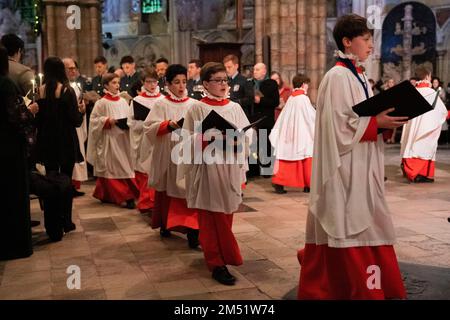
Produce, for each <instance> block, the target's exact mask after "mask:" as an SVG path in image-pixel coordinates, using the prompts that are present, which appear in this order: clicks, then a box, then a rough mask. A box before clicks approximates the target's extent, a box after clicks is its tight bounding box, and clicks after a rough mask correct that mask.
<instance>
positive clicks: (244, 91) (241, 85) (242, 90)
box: [229, 73, 255, 117]
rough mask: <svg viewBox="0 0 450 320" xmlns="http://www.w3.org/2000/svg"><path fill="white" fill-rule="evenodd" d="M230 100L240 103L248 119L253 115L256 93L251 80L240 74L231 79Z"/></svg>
mask: <svg viewBox="0 0 450 320" xmlns="http://www.w3.org/2000/svg"><path fill="white" fill-rule="evenodd" d="M229 84H230V88H231V89H230V100H231V101H234V102H236V103H239V104H240V105H241V107H242V109H243V110H244V112H245V114H246V115H247V117H249V116H250V115H251V113H252V108H253V101H254V96H255V91H254V89H253V82H252V80H251V79H247V78H245V77H244V76H243V75H241V74H240V73H238V74H237V76H236V77H234V78H233V79H230V83H229Z"/></svg>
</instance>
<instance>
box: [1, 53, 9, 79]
mask: <svg viewBox="0 0 450 320" xmlns="http://www.w3.org/2000/svg"><path fill="white" fill-rule="evenodd" d="M8 71H9V61H8V50H6V48H5V47H3V46H1V45H0V76H7V75H8Z"/></svg>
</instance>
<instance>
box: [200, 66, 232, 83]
mask: <svg viewBox="0 0 450 320" xmlns="http://www.w3.org/2000/svg"><path fill="white" fill-rule="evenodd" d="M217 72H226V69H225V66H224V65H223V64H222V63H220V62H208V63H207V64H205V65H204V66H203V67H202V71H200V79H201V81H202V82H203V81H209V80H211V76H212V75H213V74H215V73H217Z"/></svg>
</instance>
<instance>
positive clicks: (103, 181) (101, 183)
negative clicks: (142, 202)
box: [94, 177, 139, 205]
mask: <svg viewBox="0 0 450 320" xmlns="http://www.w3.org/2000/svg"><path fill="white" fill-rule="evenodd" d="M94 198H97V199H99V200H101V201H102V202H107V203H115V204H117V205H121V204H122V203H123V202H125V201H127V200H133V199H138V198H139V187H138V185H137V183H136V180H135V179H134V178H133V179H107V178H100V177H98V178H97V182H96V185H95V190H94Z"/></svg>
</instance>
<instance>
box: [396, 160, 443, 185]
mask: <svg viewBox="0 0 450 320" xmlns="http://www.w3.org/2000/svg"><path fill="white" fill-rule="evenodd" d="M402 164H403V171H404V173H405V175H406V177H407V178H408V180H409V181H414V179H415V178H416V177H417V176H418V175H421V176H424V177H427V178H430V179H432V178H434V168H435V162H434V161H433V160H424V159H419V158H405V159H402Z"/></svg>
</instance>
